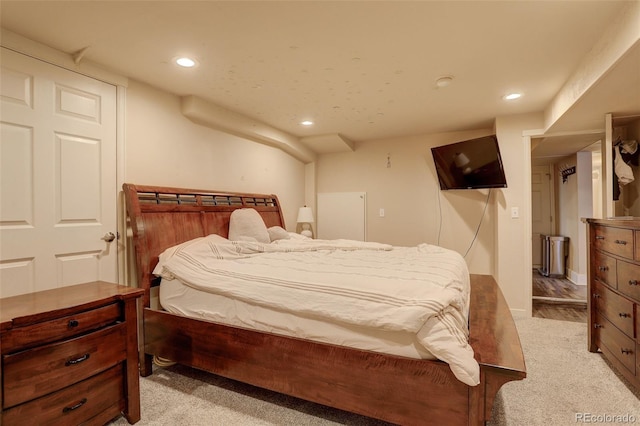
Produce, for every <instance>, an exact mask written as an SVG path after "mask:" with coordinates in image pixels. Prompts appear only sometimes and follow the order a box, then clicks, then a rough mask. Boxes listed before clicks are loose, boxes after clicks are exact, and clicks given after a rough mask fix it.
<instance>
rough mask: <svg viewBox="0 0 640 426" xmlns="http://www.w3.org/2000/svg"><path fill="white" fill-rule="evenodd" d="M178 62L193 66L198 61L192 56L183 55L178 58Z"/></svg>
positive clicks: (181, 64)
mask: <svg viewBox="0 0 640 426" xmlns="http://www.w3.org/2000/svg"><path fill="white" fill-rule="evenodd" d="M176 64H178V65H180V66H181V67H185V68H192V67H195V66H196V61H195V60H194V59H191V58H187V57H181V58H177V59H176Z"/></svg>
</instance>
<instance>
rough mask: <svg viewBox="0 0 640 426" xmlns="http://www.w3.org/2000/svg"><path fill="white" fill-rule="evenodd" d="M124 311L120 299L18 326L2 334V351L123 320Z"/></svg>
mask: <svg viewBox="0 0 640 426" xmlns="http://www.w3.org/2000/svg"><path fill="white" fill-rule="evenodd" d="M121 317H122V314H121V312H120V307H119V305H118V304H117V303H112V304H110V305H107V306H104V307H101V308H97V309H92V310H90V311H85V312H80V313H77V314H74V315H69V316H65V317H61V318H56V319H53V320H51V321H43V322H39V323H36V324H32V325H25V326H22V327H15V328H13V329H11V330H8V331H7V332H6V333H3V334H2V352H3V353H7V352H13V351H15V350H19V349H26V348H28V347H33V346H38V345H41V344H43V343H49V342H54V341H56V340H62V339H65V338H67V337H71V336H76V335H78V334H81V333H85V332H87V331H91V330H95V329H98V328H100V327H103V326H105V325H109V324H113V323H115V322H116V321H118V320H120V319H121Z"/></svg>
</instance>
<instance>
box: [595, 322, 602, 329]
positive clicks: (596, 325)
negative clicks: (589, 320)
mask: <svg viewBox="0 0 640 426" xmlns="http://www.w3.org/2000/svg"><path fill="white" fill-rule="evenodd" d="M593 328H602V324H598V323H596V324H593Z"/></svg>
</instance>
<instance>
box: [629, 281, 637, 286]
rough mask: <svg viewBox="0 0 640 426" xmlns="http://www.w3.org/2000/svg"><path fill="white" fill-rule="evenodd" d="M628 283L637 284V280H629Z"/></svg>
mask: <svg viewBox="0 0 640 426" xmlns="http://www.w3.org/2000/svg"><path fill="white" fill-rule="evenodd" d="M629 285H638V280H629Z"/></svg>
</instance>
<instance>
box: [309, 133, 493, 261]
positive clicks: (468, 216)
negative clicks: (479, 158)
mask: <svg viewBox="0 0 640 426" xmlns="http://www.w3.org/2000/svg"><path fill="white" fill-rule="evenodd" d="M491 133H492V131H491V130H490V129H484V130H476V131H467V132H452V133H442V134H432V135H419V136H410V137H403V138H392V139H384V140H376V141H367V142H363V143H356V144H355V151H354V152H347V153H335V154H324V155H321V156H319V157H318V160H317V166H316V188H317V192H318V193H322V192H359V191H363V192H366V193H367V213H366V214H367V217H366V223H367V232H366V234H367V239H368V240H369V241H378V242H383V243H388V244H394V245H399V246H412V245H417V244H419V243H422V242H427V243H430V244H438V243H439V245H441V246H443V247H447V248H450V249H453V250H456V251H457V252H459V253H461V254H464V253H465V252H466V251H467V249H468V248H469V245H470V244H471V242H472V241H473V237H474V234H475V231H476V228H477V226H478V223H479V221H480V219H481V217H482V211H483V209H484V205H485V201H486V199H487V193H488V190H462V191H440V188H439V185H438V180H437V177H436V172H435V166H434V163H433V158H432V155H431V147H433V146H438V145H444V144H448V143H453V142H457V141H460V140H464V139H470V138H474V137H479V136H484V135H488V134H491ZM388 156H389V157H390V165H391V167H387V157H388ZM500 191H501V190H496V189H494V190H493V195H492V197H491V200H490V205H491V204H493V203H495V200H496V199H497V198H500V197H499V195H497V194H498V193H499V192H500ZM381 208H384V210H385V216H384V217H380V215H379V211H380V209H381ZM493 211H494V209H492V208H491V207H489V208H488V209H487V212H486V216H485V217H484V220H483V223H482V226H481V228H480V232H479V235H478V238H477V240H476V242H475V244H474V245H473V248H472V249H471V250H470V251H469V254H468V255H467V257H466V260H467V263H468V265H469V269H470V271H471V272H472V273H478V274H492V273H493V253H494V249H495V247H494V239H493V235H494V226H495V224H494V222H495V221H494V217H493Z"/></svg>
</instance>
